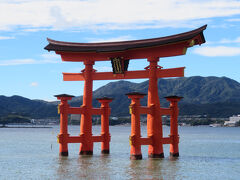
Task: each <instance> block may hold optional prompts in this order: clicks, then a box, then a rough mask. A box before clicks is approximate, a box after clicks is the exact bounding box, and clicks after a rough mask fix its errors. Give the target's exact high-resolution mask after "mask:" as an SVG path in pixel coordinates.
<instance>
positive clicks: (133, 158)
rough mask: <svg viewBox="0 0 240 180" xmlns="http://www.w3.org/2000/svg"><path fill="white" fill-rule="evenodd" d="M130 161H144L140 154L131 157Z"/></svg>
mask: <svg viewBox="0 0 240 180" xmlns="http://www.w3.org/2000/svg"><path fill="white" fill-rule="evenodd" d="M130 159H131V160H140V159H142V155H141V154H138V155H132V154H131V155H130Z"/></svg>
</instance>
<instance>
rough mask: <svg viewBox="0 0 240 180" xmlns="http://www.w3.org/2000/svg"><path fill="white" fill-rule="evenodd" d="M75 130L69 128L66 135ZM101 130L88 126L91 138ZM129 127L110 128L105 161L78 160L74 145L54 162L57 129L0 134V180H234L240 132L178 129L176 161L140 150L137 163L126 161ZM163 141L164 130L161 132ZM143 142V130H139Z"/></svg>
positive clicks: (238, 171) (239, 168)
mask: <svg viewBox="0 0 240 180" xmlns="http://www.w3.org/2000/svg"><path fill="white" fill-rule="evenodd" d="M79 129H80V128H79V126H69V133H70V134H71V135H75V136H76V135H78V134H79ZM100 131H101V127H100V126H93V134H94V135H98V134H100ZM130 131H131V128H130V126H111V127H110V132H111V144H110V146H111V147H110V155H101V153H100V152H101V144H100V143H95V144H94V154H93V156H79V155H78V152H79V144H69V156H68V157H59V155H58V153H59V152H58V151H59V145H58V143H57V138H56V136H57V134H58V132H59V127H58V126H53V127H52V128H39V129H38V128H1V129H0V179H1V180H5V179H6V180H9V179H14V180H15V179H17V180H18V179H24V180H25V179H41V180H42V179H51V180H52V179H66V180H68V179H90V180H95V179H111V180H112V179H177V180H178V179H204V180H205V179H211V180H212V179H224V180H225V179H236V180H238V179H240V128H237V127H235V128H233V127H231V128H230V127H229V128H228V127H216V128H213V127H207V126H196V127H179V135H180V144H179V153H180V157H179V158H177V159H171V158H169V145H164V153H165V158H164V159H149V158H148V157H147V156H148V155H147V148H148V147H147V146H142V155H143V159H142V160H130V159H129V156H130V154H129V153H130V146H129V141H128V139H129V135H130ZM163 131H164V136H168V134H169V127H164V128H163ZM142 137H146V126H142Z"/></svg>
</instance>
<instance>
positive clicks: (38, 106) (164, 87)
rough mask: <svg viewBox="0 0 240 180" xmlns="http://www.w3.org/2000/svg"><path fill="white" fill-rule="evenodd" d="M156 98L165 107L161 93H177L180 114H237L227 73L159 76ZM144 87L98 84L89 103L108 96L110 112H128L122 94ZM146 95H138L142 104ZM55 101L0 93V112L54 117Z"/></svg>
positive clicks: (237, 97) (235, 89)
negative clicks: (207, 75) (201, 75)
mask: <svg viewBox="0 0 240 180" xmlns="http://www.w3.org/2000/svg"><path fill="white" fill-rule="evenodd" d="M158 87H159V98H160V102H161V106H162V107H168V105H169V104H168V102H166V100H165V99H164V97H165V96H169V95H178V96H183V97H184V99H183V100H182V101H181V102H180V103H179V104H180V114H182V115H184V114H208V115H210V116H213V117H228V116H231V115H233V114H240V83H238V82H237V81H234V80H232V79H229V78H227V77H221V78H219V77H200V76H194V77H188V78H186V77H184V78H170V79H159V80H158ZM133 91H137V92H143V93H147V91H148V81H144V82H142V83H132V82H129V81H117V82H111V83H108V84H107V85H105V86H102V87H100V88H99V89H97V90H96V91H94V93H93V106H95V107H99V106H100V104H99V103H98V102H97V101H96V98H99V97H103V96H108V97H112V98H114V100H113V102H112V103H111V104H110V106H111V108H112V115H113V116H125V115H129V114H128V107H129V104H130V100H129V99H128V98H127V96H126V95H125V94H126V93H129V92H133ZM146 102H147V96H145V97H144V98H143V99H142V102H141V103H142V105H146ZM70 104H71V105H72V106H80V105H81V104H82V96H79V97H75V98H73V100H72V101H70ZM56 105H57V103H56V102H53V103H49V102H46V101H42V100H30V99H27V98H24V97H20V96H12V97H6V96H0V116H4V115H7V114H9V113H17V114H20V115H24V116H29V117H32V118H46V117H57V116H58V115H57V108H56Z"/></svg>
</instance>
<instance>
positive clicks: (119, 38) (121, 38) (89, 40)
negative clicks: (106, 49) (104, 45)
mask: <svg viewBox="0 0 240 180" xmlns="http://www.w3.org/2000/svg"><path fill="white" fill-rule="evenodd" d="M131 39H132V38H131V36H119V37H114V38H109V39H102V38H99V39H95V38H94V39H88V42H91V43H92V42H114V41H128V40H131Z"/></svg>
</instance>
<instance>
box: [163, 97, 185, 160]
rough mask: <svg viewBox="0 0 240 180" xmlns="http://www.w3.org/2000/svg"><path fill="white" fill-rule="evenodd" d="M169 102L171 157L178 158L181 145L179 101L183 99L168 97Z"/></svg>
mask: <svg viewBox="0 0 240 180" xmlns="http://www.w3.org/2000/svg"><path fill="white" fill-rule="evenodd" d="M165 98H166V99H167V100H168V101H170V109H171V116H170V117H171V118H170V135H169V136H170V138H171V143H170V156H171V157H178V156H179V150H178V143H179V135H178V113H179V109H178V101H180V100H181V99H182V97H178V96H167V97H165Z"/></svg>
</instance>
